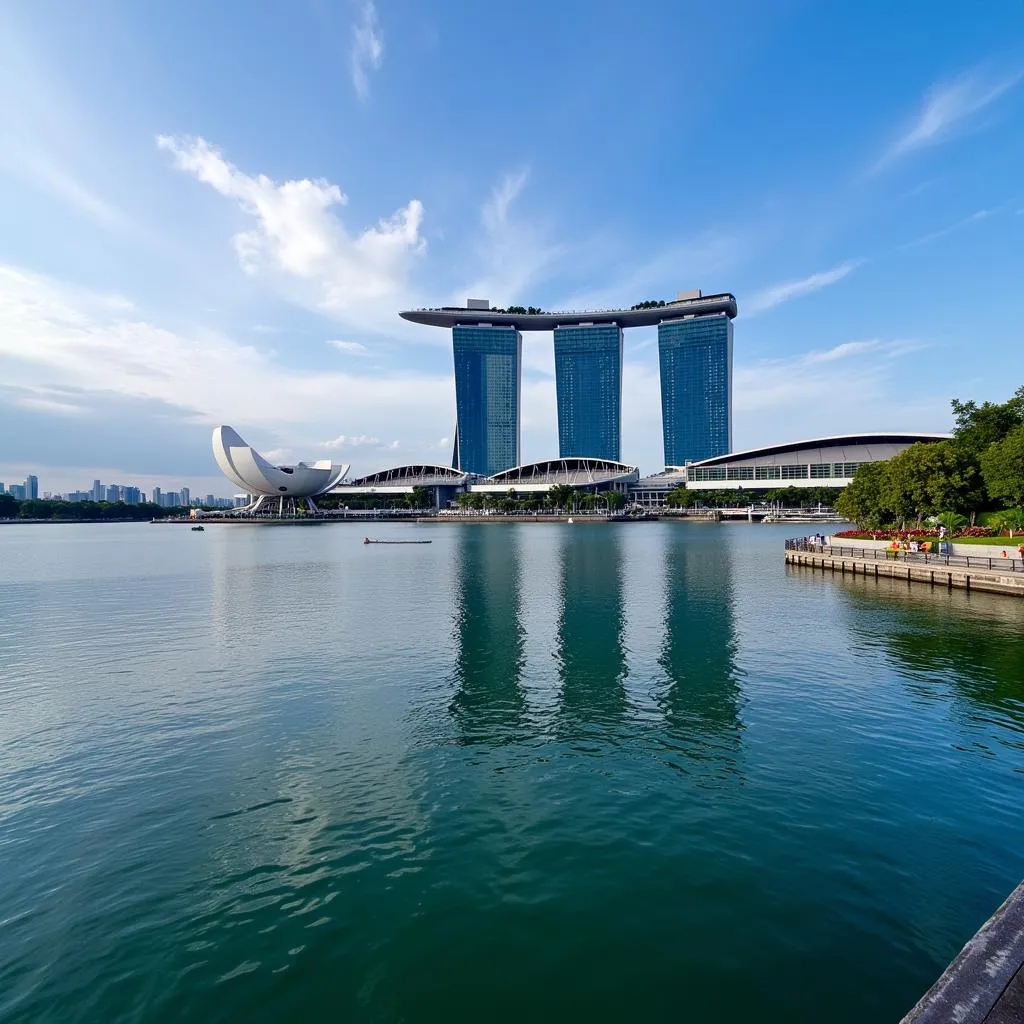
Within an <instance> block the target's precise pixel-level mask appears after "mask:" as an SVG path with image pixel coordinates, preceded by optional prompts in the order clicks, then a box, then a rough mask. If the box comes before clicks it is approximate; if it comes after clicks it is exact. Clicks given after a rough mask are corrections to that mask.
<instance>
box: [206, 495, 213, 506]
mask: <svg viewBox="0 0 1024 1024" xmlns="http://www.w3.org/2000/svg"><path fill="white" fill-rule="evenodd" d="M206 504H207V505H212V504H213V495H212V494H208V495H207V496H206Z"/></svg>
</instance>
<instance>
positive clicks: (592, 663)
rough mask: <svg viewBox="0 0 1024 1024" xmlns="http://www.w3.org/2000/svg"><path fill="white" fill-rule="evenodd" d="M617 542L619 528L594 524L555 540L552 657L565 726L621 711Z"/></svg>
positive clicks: (621, 619) (602, 719) (623, 667)
mask: <svg viewBox="0 0 1024 1024" xmlns="http://www.w3.org/2000/svg"><path fill="white" fill-rule="evenodd" d="M595 531H600V532H601V536H600V537H599V538H595V536H594V533H595ZM621 537H622V535H621V530H620V528H619V527H616V526H607V525H599V524H591V525H579V526H574V527H572V528H571V529H566V530H565V531H564V533H563V535H562V537H561V547H560V550H559V565H560V576H561V583H560V595H559V596H560V603H561V610H560V614H559V619H558V650H557V652H556V657H557V659H558V675H559V680H560V682H561V710H562V717H563V719H564V720H565V722H566V723H567V724H568V723H573V724H591V723H601V722H607V721H611V720H615V719H618V718H620V717H621V716H622V715H623V714H624V713H625V711H626V705H627V698H626V692H625V687H624V685H623V683H624V679H625V675H626V658H625V650H624V644H623V632H624V628H625V610H624V601H623V593H622V540H621ZM595 540H598V541H599V543H595Z"/></svg>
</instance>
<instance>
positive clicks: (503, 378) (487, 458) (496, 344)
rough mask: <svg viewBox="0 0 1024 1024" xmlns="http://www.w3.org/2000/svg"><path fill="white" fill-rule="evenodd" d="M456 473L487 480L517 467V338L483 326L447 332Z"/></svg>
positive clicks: (508, 331)
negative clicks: (451, 368) (451, 366)
mask: <svg viewBox="0 0 1024 1024" xmlns="http://www.w3.org/2000/svg"><path fill="white" fill-rule="evenodd" d="M452 348H453V350H454V353H455V411H456V415H457V417H458V421H457V423H456V425H455V438H456V453H457V454H456V457H457V459H458V465H457V467H456V468H457V469H461V470H464V471H465V472H467V473H479V474H480V475H481V476H491V475H493V474H494V473H500V472H501V471H502V470H504V469H511V468H512V467H513V466H518V465H519V418H520V414H519V410H520V385H521V382H522V363H523V358H522V351H523V344H522V335H521V334H520V333H519V332H518V331H517V330H516V329H515V328H514V327H491V326H488V325H486V324H484V325H480V324H472V325H462V324H458V325H456V326H455V327H453V328H452Z"/></svg>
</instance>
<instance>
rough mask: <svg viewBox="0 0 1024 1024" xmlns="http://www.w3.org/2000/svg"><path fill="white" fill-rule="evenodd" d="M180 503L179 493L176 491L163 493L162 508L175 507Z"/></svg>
mask: <svg viewBox="0 0 1024 1024" xmlns="http://www.w3.org/2000/svg"><path fill="white" fill-rule="evenodd" d="M180 504H181V494H180V493H179V492H178V491H168V492H167V493H166V494H165V495H164V508H177V507H178V506H179V505H180Z"/></svg>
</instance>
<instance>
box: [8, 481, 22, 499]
mask: <svg viewBox="0 0 1024 1024" xmlns="http://www.w3.org/2000/svg"><path fill="white" fill-rule="evenodd" d="M7 493H8V494H9V495H10V496H11V497H12V498H17V499H18V501H24V500H25V485H24V484H11V486H10V487H8V488H7Z"/></svg>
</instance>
